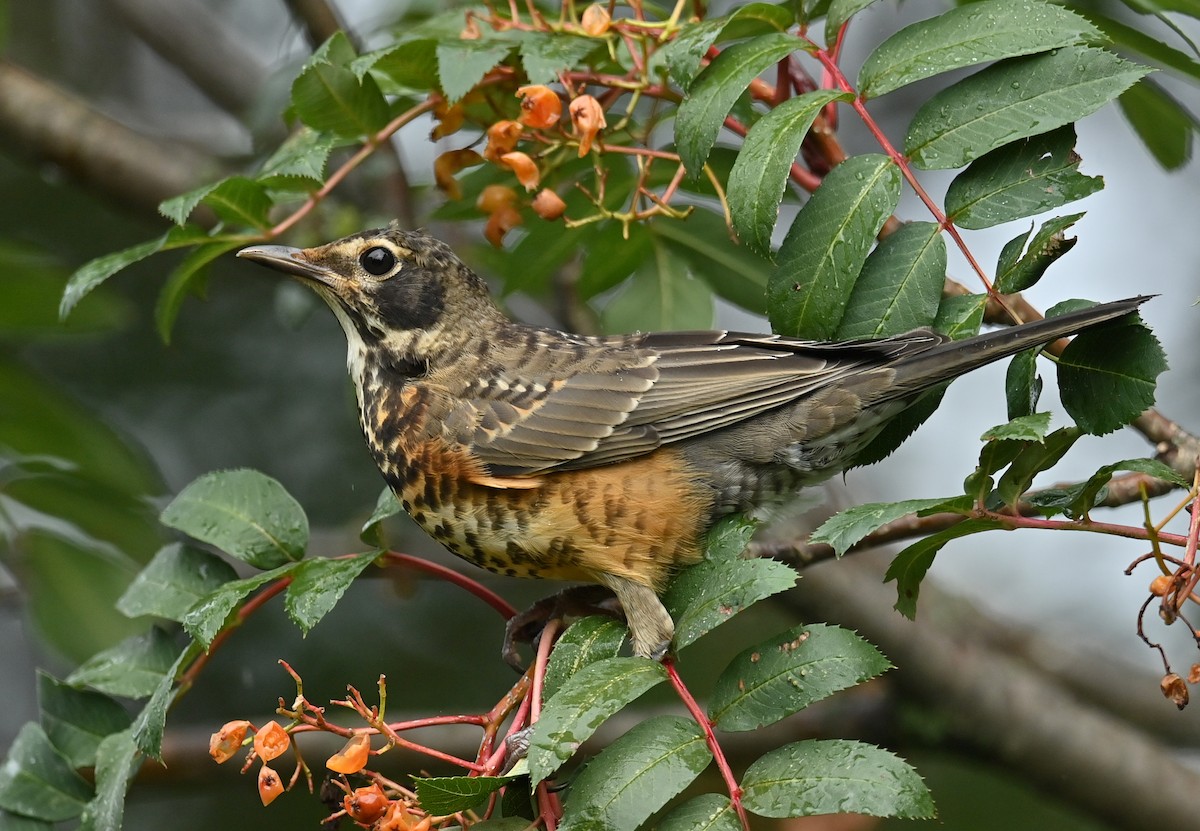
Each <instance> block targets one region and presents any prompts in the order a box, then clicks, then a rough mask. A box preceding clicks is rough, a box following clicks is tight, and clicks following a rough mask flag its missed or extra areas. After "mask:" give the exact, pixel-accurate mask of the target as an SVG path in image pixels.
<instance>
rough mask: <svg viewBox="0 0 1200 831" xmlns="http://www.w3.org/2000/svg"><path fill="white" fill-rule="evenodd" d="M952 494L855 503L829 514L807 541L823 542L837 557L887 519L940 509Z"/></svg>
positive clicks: (882, 524)
mask: <svg viewBox="0 0 1200 831" xmlns="http://www.w3.org/2000/svg"><path fill="white" fill-rule="evenodd" d="M951 499H953V497H936V498H933V499H906V500H904V501H903V502H869V503H867V504H865V505H856V506H854V507H853V508H847V509H846V510H844V511H839V512H838V513H836V514H834V515H833V516H831V517H830V518H829V519H827V520H825V521H824V522H823V523H821V526H820V527H819V528H817V530H815V531H813V533H812V536H811V537H809V541H810V542H814V543H825V544H827V545H829V546H831V547H832V548H833V550H834V551H835V552H837V555H838V556H839V557H840V556H842V555H843V554H845V553H846V552H847V551H849V550H850V549H851V548H853V547H854V545H855V544H856V543H858V542H859V541H860V540H861V539H862V538H863V537H865V536H867V535H868V534H870V533H873V532H874V531H877V530H879V529H880V528H882V527H883V526H885V525H887V524H888V523H889V522H894V521H896V520H897V519H900V518H901V517H905V516H908V515H909V514H914V513H919V512H922V511H934V512H936V511H937V510H938V509H941V508H943V506H945V505H946V504H947V503H948V502H950V501H951Z"/></svg>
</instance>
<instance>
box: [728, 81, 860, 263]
mask: <svg viewBox="0 0 1200 831" xmlns="http://www.w3.org/2000/svg"><path fill="white" fill-rule="evenodd" d="M851 100H853V96H852V95H850V93H847V92H838V91H837V90H828V89H826V90H814V91H813V92H808V93H805V94H804V95H801V96H798V97H796V98H789V99H788V100H786V101H784V102H782V103H781V104H779V106H777V107H775V109H773V110H771V111H770V112H769V113H767V114H766V115H764V116H763V117H762V118H760V119H759V120H758V121H757V122H756V123H755V125H754V126H753V127H751V128H750V132H749V133H748V134H747V135H746V141H745V143H744V144H743V145H742V149H741V152H739V153H738V157H737V161H736V162H734V165H733V170H732V171H731V172H730V174H729V186H728V189H729V212H730V214H731V215H732V217H733V227H734V228H735V229H736V230H737V233H738V236H739V237H741V238H742V241H743V242H745V243H746V245H748V246H749V247H750V248H751V250H754V251H757V252H759V253H760V254H770V252H771V232H772V231H774V229H775V220H776V219H777V218H778V216H779V203H780V200H781V199H782V198H783V192H784V189H785V188H786V187H787V183H788V176H789V175H790V173H791V169H792V163H793V162H794V161H795V160H796V154H797V153H799V152H800V145H801V144H802V143H803V142H804V137H805V136H806V135H807V134H808V129H809V128H810V127H811V126H812V123H813V120H814V119H816V117H817V115H819V114H820V112H821V109H822V108H823V107H825V105H827V104H829V103H831V102H833V101H851Z"/></svg>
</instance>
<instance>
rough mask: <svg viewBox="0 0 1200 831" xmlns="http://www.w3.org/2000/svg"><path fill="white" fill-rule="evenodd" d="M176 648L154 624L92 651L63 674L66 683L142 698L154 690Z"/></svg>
mask: <svg viewBox="0 0 1200 831" xmlns="http://www.w3.org/2000/svg"><path fill="white" fill-rule="evenodd" d="M178 652H179V650H178V648H177V647H176V646H175V644H174V643H173V642H172V640H171V637H170V636H169V635H167V634H166V633H165V632H163V631H162V630H161V629H158V628H154V629H151V630H150V631H149V632H147V633H146V634H144V635H137V636H136V637H132V638H128V639H126V640H124V641H122V642H121V643H119V644H117V645H116V646H114V647H112V648H111V649H106V650H104V651H103V652H98V653H96V654H95V655H93V656H92V657H91V658H89V659H88V660H86V661H84V662H83V663H82V664H81V665H80V666H79V667H77V668H76V670H75V671H74V672H72V673H71V674H70V675H68V676H67V683H68V684H70V685H72V686H75V687H92V688H93V689H97V690H99V691H100V692H103V693H108V694H109V695H119V696H122V697H123V698H145V697H146V696H148V695H150V694H151V693H152V692H154V690H155V688H156V687H157V686H158V683H159V681H160V680H161V679H162V677H163V673H165V672H166V671H167V670H168V669H170V667H171V664H172V663H174V661H175V656H176V655H177V654H178Z"/></svg>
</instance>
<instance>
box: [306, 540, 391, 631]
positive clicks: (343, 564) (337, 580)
mask: <svg viewBox="0 0 1200 831" xmlns="http://www.w3.org/2000/svg"><path fill="white" fill-rule="evenodd" d="M378 558H379V552H378V551H367V552H366V553H363V554H355V555H354V556H352V557H338V558H336V559H331V558H326V557H316V558H313V559H310V560H305V561H304V562H302V563H299V564H297V565H296V567H295V568H294V569H293V571H292V582H291V584H289V585H288V588H287V599H286V600H285V601H284V605H283V607H284V609H285V610H286V611H287V615H288V617H289V618H291V619H292V622H293V623H295V624H296V626H298V627H299V628H300V631H301V632H302V633H303V634H305V635H307V634H308V633H309V632H310V631H311V630H312V628H313V627H314V626H316V625H317V623H318V622H319V621H320V620H321V618H323V617H325V615H327V614H329V612H330V611H332V609H333V607H334V606H336V605H337V602H338V601H339V600H341V599H342V595H343V594H345V593H346V589H348V588H350V584H351V583H353V582H354V579H355V578H356V577H358V575H359V574H361V573H362V571H363V569H365V568H366V567H367V566H369V565H370V564H371V563H373V562H374V561H375V560H376V559H378Z"/></svg>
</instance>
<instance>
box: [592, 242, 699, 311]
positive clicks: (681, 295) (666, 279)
mask: <svg viewBox="0 0 1200 831" xmlns="http://www.w3.org/2000/svg"><path fill="white" fill-rule="evenodd" d="M651 239H652V240H653V242H654V246H653V253H654V257H653V259H651V260H649V261H647V262H646V263H644V264H643V266H642V268H640V269H639V270H638V271H637V272H636V273H635V274H634V275H633V279H631V280H629V281H628V283H626V285H625V286H624V287H623V288H622V290H621V292H620V294H618V295H617V296H616V297H614V298H613V299H612V301H611V302H610V303H609V304H608V305H607V306H606V307H605V308H604V311H603V312H602V313H601V319H602V321H603V323H604V328H605V329H606V330H607V331H610V332H634V331H641V332H647V331H656V330H678V329H708V328H710V327H711V326H712V321H713V314H714V311H713V297H712V290H711V289H710V288H709V287H708V284H707V283H704V282H703V281H701V280H697V279H696V278H695V277H693V276H692V275H691V274H690V273H689V272H688V269H687V267H686V265H685V264H684V263H683V262H682V261H681V260H680V259H679V258H677V257H672V256H671V252H670V250H669V249H668V248H667V247H666V246H665V245H663V244H662V241H661V240H659V239H658V238H657V237H654V236H652V237H651Z"/></svg>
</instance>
